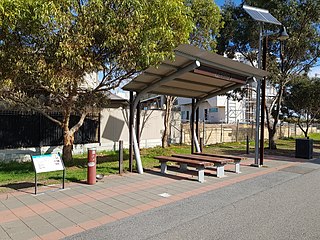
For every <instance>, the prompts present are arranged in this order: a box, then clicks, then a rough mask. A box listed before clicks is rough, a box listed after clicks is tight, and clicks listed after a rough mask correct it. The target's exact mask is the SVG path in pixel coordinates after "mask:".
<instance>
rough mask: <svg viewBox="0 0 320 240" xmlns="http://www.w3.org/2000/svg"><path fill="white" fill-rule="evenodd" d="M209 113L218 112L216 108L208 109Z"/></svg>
mask: <svg viewBox="0 0 320 240" xmlns="http://www.w3.org/2000/svg"><path fill="white" fill-rule="evenodd" d="M209 112H218V108H210V109H209Z"/></svg>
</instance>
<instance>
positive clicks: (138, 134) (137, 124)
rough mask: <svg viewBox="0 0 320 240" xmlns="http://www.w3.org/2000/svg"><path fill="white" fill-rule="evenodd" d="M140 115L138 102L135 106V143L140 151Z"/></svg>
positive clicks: (139, 103)
mask: <svg viewBox="0 0 320 240" xmlns="http://www.w3.org/2000/svg"><path fill="white" fill-rule="evenodd" d="M140 113H141V102H140V101H139V102H138V104H137V116H136V136H137V143H138V147H139V149H140V115H141V114H140Z"/></svg>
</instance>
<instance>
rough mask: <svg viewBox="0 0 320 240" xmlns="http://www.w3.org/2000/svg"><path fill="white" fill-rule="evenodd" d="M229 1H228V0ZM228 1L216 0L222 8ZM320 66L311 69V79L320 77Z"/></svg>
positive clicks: (319, 63)
mask: <svg viewBox="0 0 320 240" xmlns="http://www.w3.org/2000/svg"><path fill="white" fill-rule="evenodd" d="M227 1H228V0H227ZM225 2H226V1H225V0H215V3H216V4H217V5H218V6H219V7H221V6H222V5H224V3H225ZM233 2H234V3H235V5H239V4H240V3H241V0H233ZM318 65H319V66H316V67H314V68H312V69H311V71H310V72H309V74H308V75H309V77H315V75H316V74H317V75H318V77H320V62H319V61H318Z"/></svg>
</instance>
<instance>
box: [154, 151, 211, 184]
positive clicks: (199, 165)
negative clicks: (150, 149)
mask: <svg viewBox="0 0 320 240" xmlns="http://www.w3.org/2000/svg"><path fill="white" fill-rule="evenodd" d="M154 158H155V159H158V160H159V162H160V163H161V173H163V174H165V173H166V172H167V162H175V163H179V165H180V169H181V170H187V166H190V167H195V168H196V169H197V171H198V181H199V182H201V183H202V182H204V169H205V167H207V166H210V165H211V163H208V162H204V161H198V160H192V159H183V158H179V157H170V156H156V157H154Z"/></svg>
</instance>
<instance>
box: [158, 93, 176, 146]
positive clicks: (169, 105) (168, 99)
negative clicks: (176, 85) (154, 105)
mask: <svg viewBox="0 0 320 240" xmlns="http://www.w3.org/2000/svg"><path fill="white" fill-rule="evenodd" d="M175 99H176V98H175V97H173V96H166V111H165V115H164V130H163V135H162V139H161V141H162V147H163V148H166V147H168V146H169V145H170V144H169V141H168V140H169V137H170V135H171V127H170V120H171V111H172V106H173V103H174V101H175Z"/></svg>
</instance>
